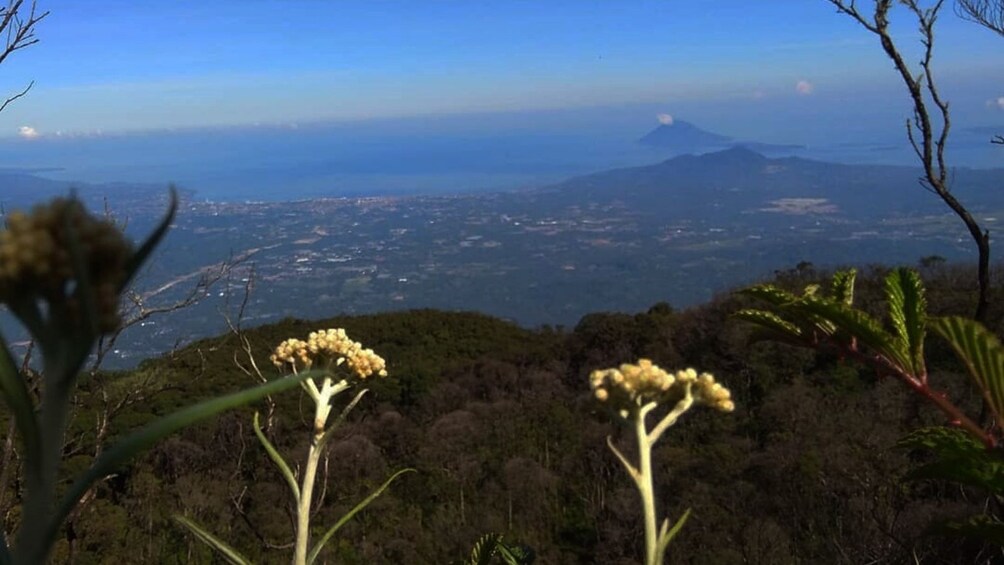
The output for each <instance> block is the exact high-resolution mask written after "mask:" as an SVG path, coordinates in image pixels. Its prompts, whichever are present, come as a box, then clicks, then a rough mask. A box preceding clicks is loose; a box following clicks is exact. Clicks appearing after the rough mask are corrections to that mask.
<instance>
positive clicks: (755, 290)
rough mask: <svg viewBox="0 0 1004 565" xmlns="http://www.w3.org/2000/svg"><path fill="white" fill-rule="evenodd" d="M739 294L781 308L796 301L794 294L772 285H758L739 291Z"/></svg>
mask: <svg viewBox="0 0 1004 565" xmlns="http://www.w3.org/2000/svg"><path fill="white" fill-rule="evenodd" d="M739 294H742V295H745V296H749V297H751V298H757V299H759V300H763V301H764V302H767V303H768V304H773V305H774V306H783V305H785V304H789V303H791V302H794V301H796V300H798V297H797V296H795V295H794V294H792V293H790V292H788V291H786V290H782V289H780V288H778V287H776V286H774V285H772V284H758V285H756V286H751V287H749V288H744V289H742V290H740V291H739Z"/></svg>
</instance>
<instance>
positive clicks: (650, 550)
mask: <svg viewBox="0 0 1004 565" xmlns="http://www.w3.org/2000/svg"><path fill="white" fill-rule="evenodd" d="M589 380H590V385H591V387H592V390H593V394H594V396H596V398H597V399H598V400H600V401H601V402H604V403H606V404H608V405H609V406H610V407H611V408H612V409H613V410H614V411H615V412H616V414H617V416H618V417H620V419H621V420H623V421H624V422H625V423H626V424H627V425H628V426H630V427H631V428H632V430H633V431H634V435H635V440H636V442H637V445H638V465H637V466H635V465H634V464H632V463H631V462H630V461H628V459H627V457H625V456H624V454H623V453H621V452H620V450H619V449H617V447H615V446H614V444H613V442H612V441H611V439H610V436H607V445H608V446H609V447H610V450H611V451H613V452H614V455H616V456H617V459H619V460H620V462H621V463H622V464H623V465H624V468H625V469H627V472H628V474H629V475H631V479H632V480H634V483H635V486H636V487H637V488H638V493H639V494H640V495H641V501H642V512H643V514H644V518H645V564H646V565H656V564H661V563H662V560H663V556H664V555H665V553H666V548H667V547H668V546H669V542H670V541H672V539H673V537H674V536H675V535H676V534H677V532H679V531H680V528H682V527H683V524H684V523H685V522H686V521H687V517H688V516H690V510H689V509H688V510H687V511H686V512H684V514H683V516H682V517H681V518H680V519H679V520H677V521H676V524H675V525H673V527H672V528H670V525H669V519H668V518H667V519H665V520H663V522H662V525H661V526H660V527H659V528H658V530H657V529H656V513H655V491H654V489H653V484H652V483H653V478H652V446H653V445H655V443H656V442H657V441H659V438H660V437H662V434H663V433H665V432H666V430H668V429H669V428H670V427H671V426H672V425H673V424H675V423H676V421H677V420H678V419H679V418H680V416H682V415H683V413H684V412H686V411H687V410H690V408H691V407H692V406H693V405H694V404H695V403H696V404H704V405H706V406H710V407H712V408H714V409H716V410H719V411H722V412H731V411H732V410H734V409H735V404H734V403H733V402H732V394H731V393H730V392H729V390H728V389H727V388H725V387H723V386H722V385H720V384H718V383H717V382H715V378H714V377H713V376H712V375H711V374H709V373H701V374H700V375H698V374H697V371H695V370H694V369H685V370H682V371H677V372H676V373H675V374H670V373H668V372H666V371H665V370H663V369H661V368H660V367H659V366H657V365H654V364H652V362H651V361H649V360H648V359H640V360H639V361H638V364H637V365H631V364H624V365H621V366H620V367H619V368H614V369H603V370H599V371H593V373H592V375H590V378H589ZM660 406H672V407H673V408H672V409H671V410H670V411H669V413H667V414H666V415H665V416H663V418H662V419H661V420H660V421H659V423H658V424H656V426H655V427H654V428H652V429H651V431H650V430H649V429H648V425H647V424H646V422H645V419H646V417H647V416H648V415H649V414H650V413H652V412H653V411H654V410H656V409H657V408H659V407H660Z"/></svg>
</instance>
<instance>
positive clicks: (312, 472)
mask: <svg viewBox="0 0 1004 565" xmlns="http://www.w3.org/2000/svg"><path fill="white" fill-rule="evenodd" d="M307 382H308V383H310V387H309V389H308V390H313V391H317V394H316V396H314V394H311V397H312V398H314V401H315V402H316V407H315V411H314V429H313V430H311V436H310V450H309V451H308V452H307V464H306V465H305V466H304V468H303V482H302V483H301V486H300V499H299V501H298V503H297V509H296V546H295V549H294V552H293V564H294V565H306V563H307V552H308V551H309V550H310V548H309V547H308V546H309V544H310V509H311V503H312V502H313V494H314V481H315V479H316V478H317V464H318V462H319V461H320V460H321V453H322V452H323V451H324V443H325V439H326V430H325V426H326V425H327V423H328V415H329V414H330V413H331V399H332V398H333V397H334V396H335V395H337V394H338V393H340V392H342V391H344V390H345V389H347V388H349V383H348V382H347V381H344V380H342V381H339V382H337V383H332V381H331V378H327V377H326V378H325V379H324V383H323V384H322V385H321V389H320V390H319V391H318V390H317V386H316V385H314V383H313V381H312V380H310V379H308V380H307Z"/></svg>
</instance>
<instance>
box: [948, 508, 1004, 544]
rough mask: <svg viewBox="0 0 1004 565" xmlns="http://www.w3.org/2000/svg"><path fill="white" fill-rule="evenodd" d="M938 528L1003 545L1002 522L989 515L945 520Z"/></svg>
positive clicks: (1003, 528)
mask: <svg viewBox="0 0 1004 565" xmlns="http://www.w3.org/2000/svg"><path fill="white" fill-rule="evenodd" d="M938 529H939V530H941V531H942V532H945V533H950V534H954V535H958V536H965V537H970V538H975V539H979V540H983V541H985V542H989V543H992V544H994V545H997V546H1004V522H1001V521H1000V520H997V519H996V518H993V517H991V516H985V515H979V516H973V517H971V518H968V519H966V520H962V521H952V522H946V523H945V524H943V525H942V526H941V527H940V528H938Z"/></svg>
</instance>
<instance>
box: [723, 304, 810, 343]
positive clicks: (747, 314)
mask: <svg viewBox="0 0 1004 565" xmlns="http://www.w3.org/2000/svg"><path fill="white" fill-rule="evenodd" d="M733 316H735V317H736V318H739V319H741V320H746V321H747V322H752V323H754V324H756V325H758V326H760V327H761V328H764V329H766V330H769V331H770V332H772V333H777V334H781V335H782V336H786V337H788V338H790V339H796V340H800V341H801V340H803V339H804V335H803V334H804V332H803V331H802V328H800V327H798V326H796V325H795V324H793V323H791V322H789V321H788V320H785V319H784V318H782V317H781V316H778V315H777V314H775V313H773V312H767V311H766V310H752V309H747V310H740V311H738V312H736V313H735V314H733Z"/></svg>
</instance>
